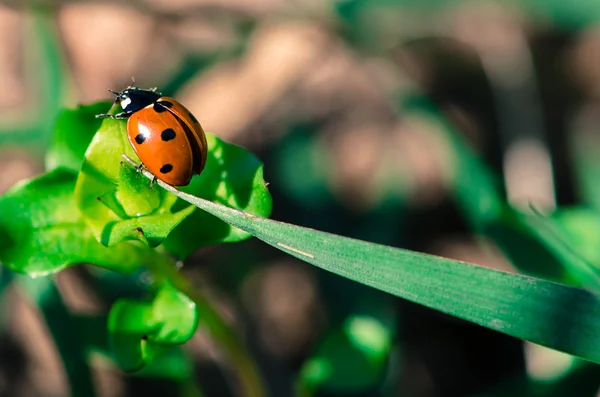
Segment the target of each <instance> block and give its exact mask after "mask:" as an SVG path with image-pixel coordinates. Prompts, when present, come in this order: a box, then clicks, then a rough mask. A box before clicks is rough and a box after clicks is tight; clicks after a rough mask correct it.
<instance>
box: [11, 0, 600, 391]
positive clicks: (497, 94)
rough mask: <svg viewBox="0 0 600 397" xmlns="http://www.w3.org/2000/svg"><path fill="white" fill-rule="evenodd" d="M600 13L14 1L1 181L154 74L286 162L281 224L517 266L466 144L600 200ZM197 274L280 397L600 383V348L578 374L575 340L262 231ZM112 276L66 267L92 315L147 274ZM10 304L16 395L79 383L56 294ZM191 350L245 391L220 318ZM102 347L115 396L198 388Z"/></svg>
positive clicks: (203, 366) (224, 130)
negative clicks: (441, 300)
mask: <svg viewBox="0 0 600 397" xmlns="http://www.w3.org/2000/svg"><path fill="white" fill-rule="evenodd" d="M599 21H600V3H598V2H596V1H593V0H580V1H572V2H566V1H558V0H545V1H543V0H530V1H527V2H519V1H501V2H500V1H498V2H493V1H454V2H443V1H436V0H428V1H423V0H422V1H417V0H346V1H342V0H339V1H334V0H252V1H249V0H170V1H156V0H133V1H123V0H109V1H94V0H58V1H45V0H31V1H19V0H3V1H0V88H1V93H0V193H1V192H4V191H5V190H6V189H8V188H9V187H10V186H12V185H13V184H14V183H15V182H17V181H18V180H20V179H22V178H26V177H31V176H33V175H37V174H40V173H42V172H43V170H44V169H43V164H44V159H43V156H44V152H45V148H46V147H47V145H48V144H49V142H50V138H51V133H52V130H53V123H54V121H55V119H56V116H57V114H58V112H59V110H60V109H61V108H62V107H65V106H66V107H74V106H76V105H77V104H81V103H89V102H94V101H98V100H105V99H109V98H111V97H112V96H111V95H110V94H108V93H107V91H106V90H107V89H108V88H110V89H113V90H120V89H122V88H124V87H125V86H127V85H128V84H130V83H131V77H132V76H133V77H135V81H136V84H137V85H138V86H141V87H154V86H157V87H159V89H160V90H161V91H162V92H163V93H164V94H166V95H169V96H174V97H175V98H177V99H178V100H180V102H182V103H183V104H185V105H186V106H187V107H188V108H189V109H190V110H191V111H192V112H193V113H194V114H195V115H196V116H197V117H198V119H199V120H200V122H201V123H202V125H203V127H204V129H205V130H207V131H210V132H213V133H215V134H217V135H218V136H220V137H221V138H222V139H224V140H227V141H230V142H233V143H236V144H239V145H243V146H245V147H247V148H248V149H249V150H250V151H252V152H253V153H255V154H256V155H257V156H258V157H259V158H260V159H261V160H262V161H263V162H264V163H265V179H266V180H267V181H268V182H269V183H270V185H269V188H270V191H271V193H272V195H273V198H274V211H273V214H272V217H273V218H274V219H278V220H282V221H287V222H291V223H295V224H299V225H303V226H308V227H312V228H316V229H320V230H324V231H329V232H332V233H337V234H342V235H345V236H350V237H355V238H360V239H364V240H368V241H373V242H377V243H382V244H387V245H393V246H397V247H402V248H407V249H411V250H416V251H421V252H427V253H431V254H436V255H441V256H446V257H451V258H455V259H460V260H464V261H468V262H471V263H476V264H478V265H482V266H488V267H494V268H498V269H502V270H508V271H514V269H513V261H512V260H510V259H509V258H508V256H506V255H505V254H504V253H503V250H502V249H500V248H499V247H498V246H497V245H496V243H495V241H494V240H493V239H490V238H488V237H486V236H484V235H481V234H479V233H477V230H476V228H474V227H473V224H474V222H473V221H472V220H470V219H469V217H468V211H467V212H465V209H464V208H463V207H461V205H460V203H458V204H457V202H460V200H457V197H459V196H460V194H461V191H460V186H459V185H460V184H459V183H457V180H461V178H462V177H463V175H462V174H460V172H459V171H460V170H459V167H457V164H459V163H460V160H461V158H463V157H461V156H463V152H461V150H470V151H472V152H474V153H476V154H477V155H478V156H479V158H481V159H482V160H483V164H484V166H483V167H484V168H485V169H487V170H489V171H491V172H490V174H491V175H493V178H495V179H496V180H497V181H498V184H499V188H500V190H501V192H502V194H503V195H504V197H506V200H507V201H508V202H509V203H510V204H511V205H513V206H515V207H517V208H523V209H524V210H525V211H528V210H530V208H531V207H534V208H535V209H536V210H537V211H540V212H543V213H550V212H552V211H553V210H554V209H556V208H557V207H567V206H573V205H588V206H596V205H598V206H600V188H599V187H598V186H600V185H599V184H598V182H597V178H596V176H597V175H598V176H600V156H599V155H600V134H599V132H598V131H599V130H600V101H599V100H600V67H598V65H599V64H600V28H599V27H600V24H598V22H599ZM457 142H459V144H457ZM457 145H458V146H457ZM461 145H462V146H461ZM457 148H462V149H457ZM465 148H466V149H465ZM0 216H1V214H0ZM475 223H476V222H475ZM184 271H185V272H187V274H189V275H190V277H192V278H193V279H194V280H195V282H197V283H198V285H202V287H203V288H205V290H206V291H208V292H207V293H208V294H209V296H210V297H211V299H213V301H214V302H215V305H216V306H217V307H219V308H220V309H221V310H222V312H223V313H224V315H225V316H226V318H227V319H228V320H229V321H230V322H231V324H233V326H234V327H235V328H236V329H237V330H238V331H239V333H240V335H242V337H243V339H244V341H245V343H246V344H247V346H248V347H249V348H250V350H251V352H252V355H253V357H254V359H255V360H256V363H257V366H258V367H259V370H260V372H261V374H262V376H263V377H264V380H265V384H266V385H267V390H268V395H272V396H291V395H307V396H310V395H317V396H407V397H450V396H483V395H485V396H503V395H507V396H508V395H512V396H514V395H540V396H559V395H569V396H572V395H577V396H585V395H589V396H594V395H597V390H598V386H599V385H600V377H599V375H600V370H598V368H597V367H596V365H592V364H586V365H581V366H579V367H577V371H574V370H573V368H574V367H573V365H574V361H573V359H572V358H570V357H567V356H564V355H561V354H558V353H556V352H552V351H549V350H546V349H542V348H540V347H537V346H532V345H529V344H524V343H522V342H521V341H518V340H515V339H513V338H509V337H507V336H504V335H501V334H498V333H495V332H492V331H489V330H487V329H484V328H481V327H478V326H475V325H472V324H469V323H465V322H462V321H459V320H456V319H454V318H450V317H448V316H445V315H442V314H440V313H437V312H434V311H431V310H428V309H426V308H423V307H421V306H417V305H414V304H412V303H410V302H407V301H404V300H400V299H396V298H393V297H391V296H388V295H386V294H383V293H379V292H377V291H374V290H372V289H369V288H366V287H363V286H361V285H358V284H356V283H353V282H350V281H348V280H345V279H342V278H340V277H336V276H333V275H330V274H328V273H326V272H324V271H321V270H319V269H316V268H314V267H312V266H310V265H308V264H306V263H303V262H300V261H298V260H296V259H294V258H291V257H288V256H286V255H285V254H283V253H281V252H279V251H277V250H275V249H273V248H271V247H269V246H266V245H264V244H262V243H260V242H258V241H256V240H249V241H247V242H244V243H240V244H237V245H235V246H216V247H208V248H206V249H202V250H200V251H199V252H197V253H196V254H194V255H193V256H192V257H191V258H189V259H188V260H187V261H186V262H185V266H184ZM4 272H5V273H6V271H5V270H4ZM93 272H94V270H93V269H91V270H90V269H89V268H87V267H85V266H81V267H76V268H72V269H69V270H67V271H64V272H62V273H60V274H59V275H58V276H57V277H56V278H57V282H58V286H59V291H60V297H61V299H62V300H64V302H66V305H67V307H68V308H69V311H70V313H74V314H85V315H94V314H97V315H101V314H102V313H104V314H105V313H106V310H107V308H108V307H109V304H110V302H111V299H112V300H114V299H116V298H118V297H119V293H120V292H119V291H122V290H124V289H126V288H127V287H126V286H127V283H128V282H131V283H135V282H136V281H135V280H133V281H132V280H129V279H127V280H124V276H118V275H114V276H107V275H104V276H103V277H105V278H106V277H109V280H110V283H113V284H112V285H114V289H113V290H112V291H109V292H106V291H105V290H102V291H101V290H99V289H98V288H93V285H94V282H93V281H90V277H89V275H90V274H91V273H93ZM4 277H6V275H4ZM481 288H485V285H482V286H481ZM1 304H2V311H1V321H0V325H1V333H0V335H1V336H0V339H1V342H0V395H2V396H17V397H18V396H66V395H68V394H69V386H68V384H67V382H66V377H65V373H64V368H63V366H62V365H61V358H60V357H59V355H58V353H57V351H56V349H55V347H54V344H53V339H52V332H51V330H49V329H48V326H47V324H46V322H45V320H44V317H43V316H42V315H41V314H40V310H39V308H38V307H37V306H36V304H35V303H33V302H31V301H30V300H29V299H27V295H26V294H23V293H22V291H20V290H19V289H18V288H16V287H14V288H10V289H9V290H8V291H6V293H5V294H3V296H2V301H1ZM81 332H84V331H81ZM357 334H359V335H362V336H363V339H362V340H363V341H364V340H369V341H370V342H369V343H370V344H369V345H368V349H366V350H365V349H363V348H361V346H359V345H357V344H356V343H354V342H353V339H352V338H353V335H354V336H355V335H357ZM363 347H364V346H363ZM183 349H184V351H185V352H186V353H187V354H189V355H188V356H187V357H190V360H191V361H190V363H191V364H189V365H188V366H186V367H185V368H187V369H186V370H185V371H188V372H185V371H184V370H182V371H183V372H185V373H186V375H185V377H187V378H189V379H191V380H192V381H193V382H195V383H196V384H198V385H200V387H201V388H202V390H203V391H204V394H205V395H206V396H230V395H237V394H236V389H235V387H232V382H231V371H235V364H233V368H231V365H230V363H224V362H223V358H222V355H220V352H219V348H218V346H215V345H214V344H213V343H212V342H211V340H210V338H208V337H207V336H206V335H204V334H203V333H202V332H201V330H200V332H198V334H197V335H196V336H195V337H194V338H193V340H192V341H191V342H190V343H188V344H187V345H186V346H185V347H184V348H183ZM92 358H93V360H92V362H93V381H94V384H95V386H96V389H97V392H98V395H99V396H101V397H103V396H106V397H108V396H117V397H119V396H145V397H149V396H176V395H186V394H184V392H182V389H181V387H180V379H177V377H176V376H175V377H172V376H171V377H169V376H166V375H164V374H161V373H158V374H154V375H152V374H146V375H139V376H125V375H124V374H123V373H122V372H120V371H119V370H118V369H116V368H115V367H114V365H113V364H111V363H110V362H108V361H107V360H106V359H105V358H103V357H101V356H98V357H95V356H94V357H92Z"/></svg>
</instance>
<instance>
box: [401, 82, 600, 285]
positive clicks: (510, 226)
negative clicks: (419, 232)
mask: <svg viewBox="0 0 600 397" xmlns="http://www.w3.org/2000/svg"><path fill="white" fill-rule="evenodd" d="M401 108H402V110H403V111H404V112H406V113H407V114H413V115H417V116H418V117H421V118H424V119H426V120H427V121H428V123H429V125H432V126H434V128H436V131H437V132H438V133H439V134H440V137H441V138H442V139H444V140H445V141H446V146H447V147H448V148H450V149H451V151H450V153H451V154H452V158H451V160H450V164H451V165H452V167H449V170H450V171H449V176H448V179H449V183H450V187H451V188H452V191H453V195H454V197H455V200H456V202H457V204H458V205H459V207H460V209H461V210H462V212H463V214H464V216H465V217H466V218H467V220H468V221H469V223H470V225H471V227H472V228H473V230H474V231H475V232H476V233H481V234H485V235H487V236H489V237H491V238H492V239H493V240H494V241H495V242H496V243H497V244H498V246H499V247H500V248H501V249H502V250H503V251H504V252H505V253H506V255H507V256H508V257H509V258H510V259H511V261H512V262H513V263H514V265H515V266H516V267H517V268H518V269H519V270H520V271H522V272H524V273H527V274H530V275H533V276H536V277H543V278H545V279H548V280H552V281H557V282H560V283H564V284H569V285H575V286H586V287H588V286H590V287H593V288H595V289H598V288H600V271H599V269H596V268H595V267H594V266H593V265H592V264H591V263H589V262H588V261H586V260H585V258H584V257H582V256H581V255H580V254H579V253H577V252H576V251H574V250H573V249H572V248H570V247H569V246H568V237H567V236H566V235H565V234H564V233H563V231H562V230H560V228H559V227H558V226H557V225H556V224H555V222H554V220H552V219H550V218H545V217H542V216H539V215H527V214H524V213H521V212H519V211H517V210H515V209H513V208H511V207H510V206H509V205H508V204H507V203H506V202H505V200H504V198H503V195H502V193H501V189H500V186H499V184H498V181H497V179H496V177H495V176H494V174H493V173H492V172H491V171H490V170H489V168H488V167H487V166H486V165H485V163H484V162H483V161H482V160H481V159H480V158H479V157H478V156H477V155H476V154H475V153H474V152H473V150H472V149H471V148H470V147H469V146H468V145H467V143H466V142H465V141H464V139H463V138H462V136H461V135H460V133H459V132H458V131H456V129H455V128H454V127H453V126H452V125H451V124H450V123H449V122H448V121H447V120H446V119H445V117H443V115H442V114H441V112H440V110H439V109H437V108H436V106H435V105H434V104H433V103H432V102H431V101H429V100H428V99H427V98H426V97H424V96H423V95H421V94H419V93H416V94H414V95H411V96H407V97H406V98H404V97H403V100H402V101H401Z"/></svg>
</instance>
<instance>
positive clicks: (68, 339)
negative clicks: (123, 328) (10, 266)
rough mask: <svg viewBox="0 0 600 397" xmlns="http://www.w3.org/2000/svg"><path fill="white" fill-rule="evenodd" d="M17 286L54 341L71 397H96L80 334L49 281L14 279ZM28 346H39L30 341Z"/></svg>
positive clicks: (50, 280)
mask: <svg viewBox="0 0 600 397" xmlns="http://www.w3.org/2000/svg"><path fill="white" fill-rule="evenodd" d="M16 280H17V282H18V285H19V286H20V287H21V288H22V289H23V290H24V291H25V293H26V296H27V298H28V299H29V300H30V301H31V303H32V304H33V305H35V307H37V308H38V309H39V310H40V312H41V314H42V316H43V319H44V321H45V324H46V327H47V328H48V330H49V331H50V335H51V337H52V339H53V341H54V344H55V346H56V349H57V350H58V353H59V354H60V359H61V362H62V364H63V365H64V369H65V373H66V375H67V378H68V381H69V387H70V389H71V395H73V396H89V397H93V396H95V395H96V392H95V388H94V384H93V381H92V374H91V370H90V367H89V364H88V357H87V350H86V349H85V347H84V342H83V341H82V339H83V338H82V335H83V334H82V333H81V332H82V330H81V329H79V328H77V323H76V322H75V321H74V318H73V316H72V315H71V313H70V312H69V309H68V308H67V307H66V305H65V303H64V302H63V300H62V297H61V296H60V293H59V291H58V289H57V288H56V285H55V284H54V280H53V279H52V278H51V277H43V278H38V279H33V278H30V277H24V276H20V277H17V279H16ZM30 343H34V344H35V343H39V342H38V341H34V340H31V341H30Z"/></svg>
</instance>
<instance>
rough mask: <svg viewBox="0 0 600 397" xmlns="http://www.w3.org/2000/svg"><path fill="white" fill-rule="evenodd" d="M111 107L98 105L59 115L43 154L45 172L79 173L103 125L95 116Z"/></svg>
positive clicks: (104, 104) (65, 111)
mask: <svg viewBox="0 0 600 397" xmlns="http://www.w3.org/2000/svg"><path fill="white" fill-rule="evenodd" d="M110 105H111V103H110V102H98V103H95V104H92V105H82V106H78V107H77V108H75V109H63V110H62V111H61V112H60V113H59V115H58V119H57V121H56V125H55V127H54V136H53V137H52V142H51V144H50V148H49V149H48V152H47V154H46V169H47V170H52V169H54V168H58V167H65V168H68V169H70V170H72V171H74V172H79V170H80V169H81V165H82V164H83V156H84V155H85V151H86V149H87V147H88V145H89V144H90V142H91V141H92V138H93V137H94V134H95V133H96V131H97V130H98V128H100V124H101V123H102V120H100V119H97V118H96V117H95V115H97V114H99V113H102V112H105V111H106V109H107V108H109V107H110Z"/></svg>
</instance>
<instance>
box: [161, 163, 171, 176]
mask: <svg viewBox="0 0 600 397" xmlns="http://www.w3.org/2000/svg"><path fill="white" fill-rule="evenodd" d="M171 171H173V166H172V165H171V164H165V165H163V166H162V167H160V172H161V174H168V173H169V172H171Z"/></svg>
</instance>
